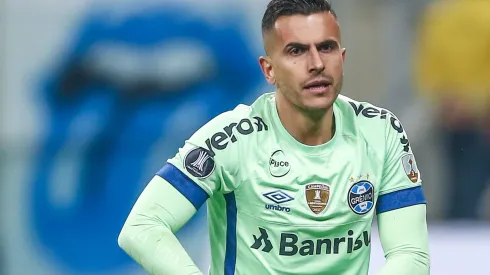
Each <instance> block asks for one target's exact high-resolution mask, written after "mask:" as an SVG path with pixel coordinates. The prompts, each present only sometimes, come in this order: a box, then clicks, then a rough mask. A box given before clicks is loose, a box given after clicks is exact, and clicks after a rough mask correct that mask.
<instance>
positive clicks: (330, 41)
mask: <svg viewBox="0 0 490 275" xmlns="http://www.w3.org/2000/svg"><path fill="white" fill-rule="evenodd" d="M316 46H317V47H324V46H335V47H336V48H339V47H340V45H339V42H337V41H336V40H334V39H327V40H325V41H322V42H320V43H318V44H316Z"/></svg>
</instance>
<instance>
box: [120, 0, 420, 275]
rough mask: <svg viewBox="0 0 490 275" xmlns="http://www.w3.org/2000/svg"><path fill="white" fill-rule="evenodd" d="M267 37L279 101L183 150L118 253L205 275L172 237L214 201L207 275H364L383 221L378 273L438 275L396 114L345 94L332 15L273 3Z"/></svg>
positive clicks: (319, 6)
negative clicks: (433, 271)
mask: <svg viewBox="0 0 490 275" xmlns="http://www.w3.org/2000/svg"><path fill="white" fill-rule="evenodd" d="M262 34H263V41H264V48H265V52H266V54H267V55H266V56H264V57H260V59H259V63H260V66H261V68H262V71H263V73H264V76H265V78H266V80H267V81H268V82H269V83H270V84H271V85H275V87H276V90H275V92H272V93H266V94H264V95H262V96H260V97H259V98H258V99H257V100H256V101H255V102H254V103H253V104H252V105H250V106H245V105H239V106H237V107H236V108H235V109H234V110H232V111H229V112H226V113H223V114H221V115H219V116H217V117H216V118H214V119H212V120H211V121H210V122H208V123H207V124H206V125H204V126H203V127H202V128H201V129H200V130H198V131H197V132H196V133H195V134H194V135H193V136H192V137H190V138H189V140H187V141H186V142H185V144H184V145H183V146H182V148H181V149H180V150H179V151H178V152H177V154H176V155H175V156H174V157H173V158H172V159H170V160H168V162H167V163H166V164H165V165H164V166H163V167H162V168H161V170H160V171H158V172H157V173H156V175H155V176H154V178H153V179H152V180H151V181H150V182H149V184H148V185H147V187H146V188H145V190H144V191H143V193H142V194H141V195H140V197H139V198H138V200H137V202H136V203H135V205H134V207H133V209H132V210H131V213H130V214H129V216H128V218H127V221H126V223H125V224H124V227H123V228H122V231H121V233H120V235H119V239H118V242H119V245H120V246H121V248H122V249H124V251H126V252H127V253H128V254H129V255H130V256H131V257H132V258H133V259H134V260H135V261H137V262H138V263H139V264H140V265H141V266H142V267H143V268H144V269H145V270H146V271H147V272H148V273H150V274H162V275H190V274H203V273H202V272H201V271H200V270H198V268H197V267H196V265H195V264H194V263H193V261H192V260H191V259H190V257H189V256H188V254H187V253H186V251H184V249H183V247H182V246H181V245H180V243H179V242H178V240H177V238H176V237H175V235H174V233H175V232H176V231H177V230H179V228H180V227H182V226H183V225H184V224H185V223H186V222H187V221H188V220H189V219H190V218H191V217H192V215H194V213H195V212H196V210H197V209H198V208H199V207H201V206H202V205H203V204H204V203H205V202H207V205H208V219H209V232H210V240H211V266H210V270H209V274H211V275H232V274H236V275H238V274H241V275H250V274H257V275H259V274H260V275H262V274H264V275H265V274H271V275H275V274H278V275H283V274H302V275H308V274H322V275H325V274H347V275H349V274H353V275H354V274H355V275H359V274H367V273H368V270H369V261H370V241H371V227H372V222H373V219H374V216H375V213H377V215H376V217H377V220H378V228H379V235H380V239H381V243H382V246H383V249H384V252H385V256H386V263H385V265H384V266H383V267H382V269H381V270H380V272H379V274H380V275H385V274H396V275H404V274H407V275H408V274H410V275H422V274H429V252H428V240H427V238H428V237H427V225H426V205H425V199H424V194H423V191H422V187H421V183H422V181H421V175H420V171H419V169H418V167H417V163H416V161H415V157H414V155H413V153H412V149H411V146H410V143H409V140H408V137H407V134H406V132H405V131H404V129H403V127H402V125H401V123H400V121H399V120H398V119H397V118H396V116H395V115H394V114H392V113H391V112H390V111H388V110H386V109H382V108H378V107H376V106H373V105H371V104H369V103H366V102H357V101H355V100H352V99H350V98H347V97H345V96H342V95H339V94H340V91H341V87H342V82H343V64H344V59H345V57H346V51H345V49H344V48H342V43H341V35H340V30H339V25H338V21H337V18H336V15H335V12H334V11H333V10H332V8H331V6H330V4H329V3H328V2H327V1H325V0H308V1H307V0H273V1H271V2H270V3H269V4H268V6H267V10H266V11H265V14H264V16H263V19H262ZM237 54H239V53H237ZM230 92H233V91H230ZM206 273H208V272H206Z"/></svg>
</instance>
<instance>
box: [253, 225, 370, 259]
mask: <svg viewBox="0 0 490 275" xmlns="http://www.w3.org/2000/svg"><path fill="white" fill-rule="evenodd" d="M259 231H260V236H259V237H257V236H256V235H253V238H254V243H253V244H252V246H250V247H251V248H253V249H257V250H259V249H260V250H262V251H263V252H267V253H270V252H271V251H272V250H273V249H274V246H273V245H272V242H271V241H270V239H269V234H268V233H267V230H265V229H264V228H261V227H259ZM370 244H371V236H370V234H369V232H368V231H363V232H362V234H359V235H358V236H357V237H356V236H354V231H353V230H348V231H347V236H342V237H335V238H323V239H302V240H300V238H299V236H298V234H295V233H284V232H283V233H281V235H280V240H279V251H278V254H279V256H296V255H298V254H299V255H300V256H312V255H322V254H323V255H325V254H326V255H330V254H350V253H352V252H354V251H357V250H359V249H361V248H363V247H368V246H369V245H370Z"/></svg>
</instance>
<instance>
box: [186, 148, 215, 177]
mask: <svg viewBox="0 0 490 275" xmlns="http://www.w3.org/2000/svg"><path fill="white" fill-rule="evenodd" d="M184 167H185V169H186V170H187V172H189V174H191V175H193V176H194V177H196V178H199V179H204V178H207V177H209V175H211V173H213V171H214V169H215V167H216V164H215V163H214V159H213V157H212V156H211V153H210V152H209V151H208V150H206V149H204V148H201V147H196V148H194V149H192V150H190V151H189V152H188V153H187V154H186V155H185V158H184Z"/></svg>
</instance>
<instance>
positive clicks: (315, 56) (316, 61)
mask: <svg viewBox="0 0 490 275" xmlns="http://www.w3.org/2000/svg"><path fill="white" fill-rule="evenodd" d="M308 67H309V68H308V71H309V72H310V73H311V74H318V73H321V72H323V70H325V64H324V63H323V59H322V57H321V55H320V53H319V52H318V50H316V49H314V50H311V51H310V52H309V66H308Z"/></svg>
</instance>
